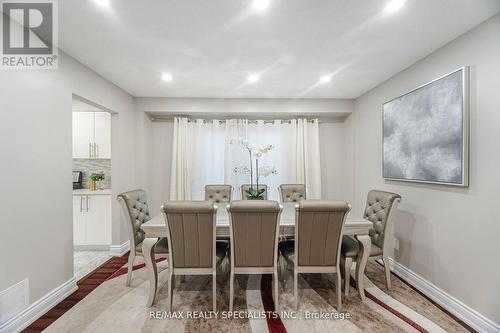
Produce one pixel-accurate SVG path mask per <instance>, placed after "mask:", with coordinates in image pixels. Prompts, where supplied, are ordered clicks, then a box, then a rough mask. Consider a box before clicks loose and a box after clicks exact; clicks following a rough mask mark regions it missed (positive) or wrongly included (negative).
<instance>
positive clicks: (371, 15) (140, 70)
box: [59, 0, 500, 98]
mask: <svg viewBox="0 0 500 333" xmlns="http://www.w3.org/2000/svg"><path fill="white" fill-rule="evenodd" d="M96 1H98V0H64V1H60V2H59V11H60V15H59V17H60V21H59V25H60V27H59V30H60V46H61V48H62V49H63V50H64V51H66V52H67V53H68V54H70V55H71V56H73V57H75V58H76V59H78V60H79V61H81V62H82V63H83V64H85V65H87V66H88V67H90V68H92V69H93V70H95V71H96V72H98V73H99V74H101V75H102V76H103V77H105V78H107V79H108V80H110V81H112V82H114V83H115V84H116V85H118V86H120V87H121V88H123V89H124V90H126V91H127V92H129V93H130V94H132V95H133V96H144V97H263V98H272V97H276V98H278V97H280V98H296V97H307V98H356V97H358V96H359V95H361V94H363V93H364V92H366V91H368V90H369V89H371V88H373V87H375V86H376V85H378V84H380V83H381V82H383V81H385V80H387V79H388V78H390V77H391V76H393V75H394V74H396V73H398V72H399V71H401V70H402V69H404V68H406V67H408V66H409V65H411V64H412V63H414V62H415V61H417V60H419V59H420V58H422V57H424V56H426V55H428V54H429V53H431V52H433V51H434V50H436V49H437V48H439V47H441V46H442V45H444V44H446V43H447V42H449V41H450V40H452V39H454V38H456V37H458V36H459V35H461V34H463V33H464V32H466V31H468V30H469V29H471V28H472V27H474V26H476V25H478V24H479V23H481V22H483V21H484V20H486V19H487V18H489V17H491V16H493V15H494V14H495V13H498V12H499V11H500V1H499V0H407V1H406V4H405V5H404V7H403V8H402V9H401V10H400V11H399V12H396V13H394V14H392V15H388V14H386V13H385V12H384V7H385V5H386V4H387V2H388V0H271V5H270V7H269V9H268V10H267V11H266V12H264V13H256V12H254V11H252V10H250V9H249V8H250V5H251V3H252V0H168V1H167V0H148V1H132V0H128V1H125V0H110V3H111V5H110V7H109V8H106V7H102V6H99V5H97V4H96ZM100 1H103V0H100ZM163 72H169V73H171V74H172V76H173V78H174V80H173V82H170V83H167V82H164V81H163V80H162V79H161V74H162V73H163ZM256 72H258V73H261V80H260V81H259V82H258V83H257V84H254V85H249V84H245V79H246V76H247V75H248V74H250V73H256ZM325 74H333V76H332V80H331V82H330V83H329V84H324V85H318V84H317V82H318V79H319V77H320V76H321V75H325Z"/></svg>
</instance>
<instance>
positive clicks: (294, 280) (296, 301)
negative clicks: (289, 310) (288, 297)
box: [293, 269, 299, 311]
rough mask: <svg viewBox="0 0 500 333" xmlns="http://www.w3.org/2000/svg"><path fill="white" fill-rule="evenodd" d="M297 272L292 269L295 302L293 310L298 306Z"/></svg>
mask: <svg viewBox="0 0 500 333" xmlns="http://www.w3.org/2000/svg"><path fill="white" fill-rule="evenodd" d="M298 278H299V274H298V273H297V270H296V269H294V271H293V298H294V302H295V311H297V310H298V307H299V292H298V291H299V281H298Z"/></svg>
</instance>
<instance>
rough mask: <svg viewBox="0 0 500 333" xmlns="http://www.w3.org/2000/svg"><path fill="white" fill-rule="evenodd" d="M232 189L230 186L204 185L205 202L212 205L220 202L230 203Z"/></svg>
mask: <svg viewBox="0 0 500 333" xmlns="http://www.w3.org/2000/svg"><path fill="white" fill-rule="evenodd" d="M232 192H233V187H232V186H231V185H206V186H205V201H211V202H212V203H214V204H217V203H220V202H230V201H231V194H232Z"/></svg>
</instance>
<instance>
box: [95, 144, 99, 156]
mask: <svg viewBox="0 0 500 333" xmlns="http://www.w3.org/2000/svg"><path fill="white" fill-rule="evenodd" d="M95 147H96V149H97V154H96V157H97V158H99V145H98V144H97V143H96V144H95Z"/></svg>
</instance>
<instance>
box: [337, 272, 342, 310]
mask: <svg viewBox="0 0 500 333" xmlns="http://www.w3.org/2000/svg"><path fill="white" fill-rule="evenodd" d="M336 274H337V283H336V284H337V285H336V290H337V311H339V312H340V310H341V309H342V287H341V283H342V278H341V275H342V274H341V273H340V267H339V266H337V273H336Z"/></svg>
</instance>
